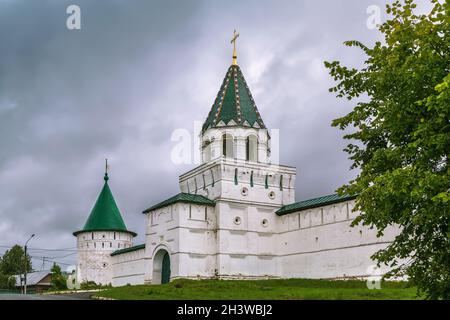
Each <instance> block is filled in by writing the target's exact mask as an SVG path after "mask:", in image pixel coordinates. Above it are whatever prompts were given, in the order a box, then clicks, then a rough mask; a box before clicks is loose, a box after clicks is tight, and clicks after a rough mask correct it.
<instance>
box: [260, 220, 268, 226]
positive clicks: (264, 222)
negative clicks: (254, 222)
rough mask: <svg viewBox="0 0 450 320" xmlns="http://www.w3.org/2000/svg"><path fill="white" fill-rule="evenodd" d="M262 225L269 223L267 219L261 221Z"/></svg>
mask: <svg viewBox="0 0 450 320" xmlns="http://www.w3.org/2000/svg"><path fill="white" fill-rule="evenodd" d="M261 224H262V226H263V227H267V226H268V225H269V220H267V219H263V221H262V222H261Z"/></svg>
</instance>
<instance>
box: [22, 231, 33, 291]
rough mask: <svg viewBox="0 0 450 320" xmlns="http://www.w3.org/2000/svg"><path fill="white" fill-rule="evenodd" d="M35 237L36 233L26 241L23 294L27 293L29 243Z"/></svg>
mask: <svg viewBox="0 0 450 320" xmlns="http://www.w3.org/2000/svg"><path fill="white" fill-rule="evenodd" d="M33 237H34V233H33V234H32V235H31V237H30V238H29V239H28V240H27V242H25V248H24V251H25V272H24V277H23V281H24V284H23V294H27V267H28V259H27V244H28V242H29V241H30V240H31V239H32V238H33Z"/></svg>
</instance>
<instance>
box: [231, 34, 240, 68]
mask: <svg viewBox="0 0 450 320" xmlns="http://www.w3.org/2000/svg"><path fill="white" fill-rule="evenodd" d="M238 37H239V33H236V30H234V32H233V39H231V43H232V44H233V65H237V55H236V39H237V38H238Z"/></svg>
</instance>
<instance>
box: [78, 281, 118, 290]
mask: <svg viewBox="0 0 450 320" xmlns="http://www.w3.org/2000/svg"><path fill="white" fill-rule="evenodd" d="M111 287H112V285H111V283H109V284H108V285H101V284H97V283H95V282H94V281H86V282H83V283H81V284H80V289H81V290H92V289H105V288H111Z"/></svg>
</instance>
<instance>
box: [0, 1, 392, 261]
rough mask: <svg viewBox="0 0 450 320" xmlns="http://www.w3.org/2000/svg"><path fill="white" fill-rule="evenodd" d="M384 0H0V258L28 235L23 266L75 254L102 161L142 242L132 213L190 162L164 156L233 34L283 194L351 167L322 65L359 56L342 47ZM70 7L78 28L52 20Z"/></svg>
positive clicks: (207, 94)
mask: <svg viewBox="0 0 450 320" xmlns="http://www.w3.org/2000/svg"><path fill="white" fill-rule="evenodd" d="M385 2H386V0H341V1H336V0H333V1H332V0H321V1H319V0H303V1H300V0H298V1H275V0H273V1H261V0H255V1H230V0H227V1H194V0H187V1H167V0H164V1H107V2H106V1H92V0H91V1H75V0H73V1H20V0H0V255H1V254H2V253H3V252H4V251H5V250H6V249H7V247H9V246H11V245H13V244H16V243H19V244H23V243H24V241H25V240H26V239H27V238H28V237H29V235H30V234H32V233H35V234H36V237H35V239H33V240H32V242H30V248H31V254H32V256H33V264H34V267H35V268H36V269H40V268H41V267H42V260H40V259H41V258H40V257H43V256H46V257H50V258H49V259H53V260H56V261H60V262H64V263H67V264H71V263H75V257H76V256H75V255H74V253H75V252H74V251H73V249H74V247H75V245H76V243H75V237H73V236H72V232H73V231H75V230H78V229H80V228H81V227H82V226H83V224H84V222H85V220H86V219H87V217H88V215H89V212H90V210H91V208H92V206H93V204H94V202H95V200H96V198H97V196H98V193H99V191H100V189H101V187H102V183H103V180H102V178H103V170H104V159H105V158H108V159H109V162H110V165H111V169H110V177H111V179H110V186H111V189H112V191H113V194H114V196H115V198H116V201H117V203H118V205H119V207H120V209H121V212H122V215H123V218H124V220H125V222H126V224H127V227H128V228H129V229H131V230H134V231H136V232H138V233H139V236H138V237H137V239H136V242H137V243H140V242H143V240H144V238H143V233H144V221H145V220H144V217H143V215H142V214H141V212H142V210H143V209H145V208H147V207H148V206H149V205H152V204H154V203H156V202H159V201H161V200H164V199H165V198H168V197H169V196H172V195H174V194H176V193H178V192H179V189H178V176H179V175H180V174H182V173H183V172H185V171H187V170H189V169H191V168H193V167H194V166H195V164H191V165H177V164H174V163H173V162H172V161H171V157H170V155H171V150H172V148H173V147H174V145H175V142H172V141H171V134H172V132H173V131H174V130H176V129H179V128H185V129H187V130H190V131H192V130H193V123H194V121H203V120H204V119H205V118H206V116H207V114H208V112H209V109H210V107H211V105H212V103H213V101H214V98H215V95H216V94H217V91H218V89H219V86H220V84H221V81H222V79H223V77H224V75H225V72H226V70H227V68H228V67H229V65H230V63H231V52H232V47H231V45H230V38H231V35H232V32H233V30H234V29H237V30H238V31H239V33H240V37H239V40H238V44H237V46H238V63H239V65H240V67H241V69H242V71H243V73H244V76H245V77H246V80H247V83H248V84H249V86H250V89H251V91H252V93H253V96H254V98H255V101H256V104H257V106H258V108H259V111H260V113H261V115H262V118H263V120H264V122H265V123H266V125H267V126H268V127H269V128H277V129H280V159H281V163H283V164H286V165H291V166H295V167H297V191H296V192H297V193H296V195H297V200H298V201H299V200H303V199H307V198H311V197H316V196H321V195H324V194H330V193H333V192H334V191H335V189H336V188H337V187H339V186H340V185H342V184H344V183H346V182H347V181H348V180H349V179H351V178H352V177H354V176H355V174H356V172H354V171H350V170H349V167H350V162H349V160H347V155H346V154H345V153H344V152H343V151H342V149H343V148H344V146H345V141H344V140H343V139H342V133H341V132H339V130H337V129H336V128H332V127H331V126H330V122H331V120H332V119H334V118H336V117H339V116H341V115H344V114H345V113H346V112H348V111H349V110H351V108H352V104H350V103H349V102H347V101H344V100H338V99H336V98H335V97H334V96H333V95H332V94H330V93H328V91H327V89H328V88H329V87H330V86H332V84H333V82H332V80H331V79H330V77H329V76H328V74H327V71H326V70H325V68H324V67H323V61H325V60H328V61H330V60H341V61H343V62H344V63H345V64H348V65H352V66H359V65H361V62H362V61H363V58H364V57H363V55H362V54H361V52H359V51H358V50H357V49H352V48H346V47H344V46H343V45H342V42H343V41H345V40H353V39H357V40H361V41H362V42H364V43H366V44H369V45H370V44H372V43H373V42H374V41H376V40H380V35H379V33H378V31H376V30H374V29H369V28H368V27H367V25H366V21H367V19H368V17H369V14H368V13H367V8H368V7H369V6H371V5H378V6H380V8H381V11H382V15H381V19H382V20H384V19H385V18H386V17H385V16H384V15H383V8H384V4H385ZM71 4H76V5H78V6H79V7H80V8H81V30H69V29H67V27H66V19H67V17H68V14H67V13H66V8H67V7H68V6H69V5H71ZM62 248H64V249H65V251H44V250H39V249H62ZM67 248H69V249H67ZM63 266H65V265H63ZM46 267H49V264H47V265H46Z"/></svg>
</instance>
